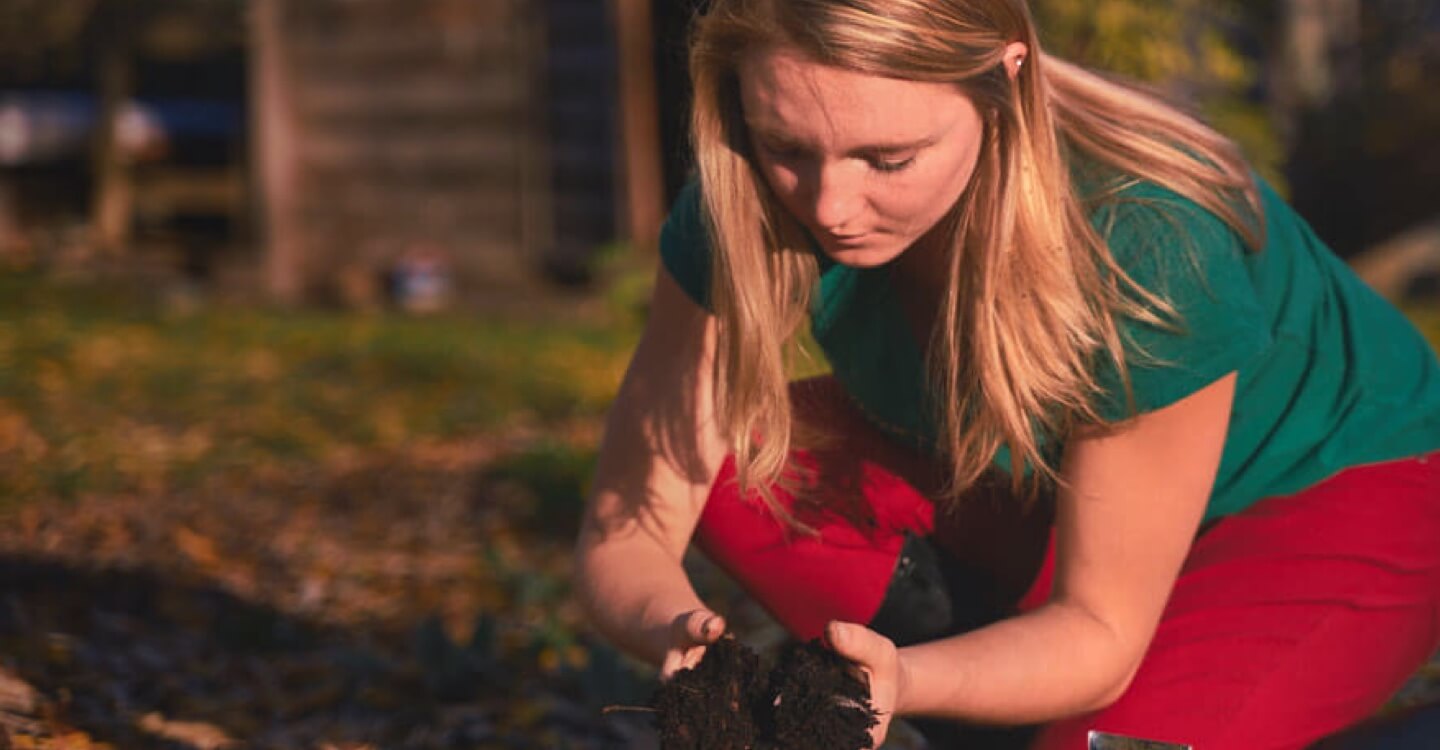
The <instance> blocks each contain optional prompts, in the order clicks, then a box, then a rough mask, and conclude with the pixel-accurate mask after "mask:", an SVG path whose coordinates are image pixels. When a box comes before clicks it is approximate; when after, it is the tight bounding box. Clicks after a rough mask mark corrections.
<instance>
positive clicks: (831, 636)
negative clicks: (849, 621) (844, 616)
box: [825, 622, 845, 651]
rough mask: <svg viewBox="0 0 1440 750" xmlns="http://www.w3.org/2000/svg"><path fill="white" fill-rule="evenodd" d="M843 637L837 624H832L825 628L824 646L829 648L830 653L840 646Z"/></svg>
mask: <svg viewBox="0 0 1440 750" xmlns="http://www.w3.org/2000/svg"><path fill="white" fill-rule="evenodd" d="M844 637H845V636H844V634H843V632H842V629H841V627H840V625H839V623H834V622H832V623H830V625H829V626H828V627H826V628H825V640H826V641H827V643H826V644H825V645H827V646H829V647H830V650H832V651H833V650H835V649H836V648H838V647H839V646H840V642H841V641H842V640H844Z"/></svg>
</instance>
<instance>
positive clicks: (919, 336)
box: [889, 231, 953, 350]
mask: <svg viewBox="0 0 1440 750" xmlns="http://www.w3.org/2000/svg"><path fill="white" fill-rule="evenodd" d="M942 234H945V233H942V232H938V231H931V232H928V233H926V234H925V235H923V236H922V237H921V238H920V239H919V240H916V242H915V244H914V245H912V246H911V247H910V248H909V249H907V250H906V251H905V252H903V253H901V254H900V257H898V258H896V259H895V260H894V261H892V262H891V263H890V266H889V270H890V286H891V288H892V289H893V290H894V291H895V293H896V298H897V299H898V300H899V301H900V306H901V308H902V309H903V310H904V311H905V318H906V320H907V321H908V322H909V324H910V330H911V332H912V333H913V334H914V335H915V341H916V342H917V343H918V344H919V345H920V347H921V349H922V350H924V349H926V348H928V346H929V343H930V338H931V334H932V333H933V331H934V328H935V325H936V322H937V321H938V319H939V317H940V308H941V306H942V305H943V304H944V301H945V291H946V288H947V286H948V285H949V283H950V253H951V252H953V249H952V248H951V247H949V243H946V242H943V241H942V240H941V239H940V235H942Z"/></svg>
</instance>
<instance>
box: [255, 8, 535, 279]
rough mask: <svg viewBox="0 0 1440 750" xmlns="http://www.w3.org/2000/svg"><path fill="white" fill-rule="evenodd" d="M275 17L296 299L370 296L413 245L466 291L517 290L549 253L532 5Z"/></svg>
mask: <svg viewBox="0 0 1440 750" xmlns="http://www.w3.org/2000/svg"><path fill="white" fill-rule="evenodd" d="M282 8H283V13H282V17H281V22H280V26H281V28H282V29H283V34H282V36H283V39H282V44H281V46H282V48H283V52H284V54H283V57H284V60H285V63H284V69H285V72H286V74H287V75H286V79H287V80H286V81H285V84H284V89H285V92H286V94H287V98H288V100H289V101H288V102H287V106H288V108H289V109H290V111H291V113H292V114H291V120H292V124H293V133H294V140H295V144H294V146H293V148H292V149H291V153H292V154H293V158H294V160H295V162H294V163H293V164H291V165H289V168H288V169H289V172H290V173H291V174H292V175H293V181H294V183H295V184H294V186H293V190H292V191H291V194H292V198H291V200H292V202H293V205H292V206H290V207H289V208H288V209H286V210H288V212H289V214H290V216H291V218H292V220H293V226H294V234H295V237H296V242H297V243H298V244H299V246H300V249H299V250H298V251H296V252H295V253H294V254H293V255H294V257H293V259H292V261H291V262H293V263H295V264H297V265H298V266H299V268H298V269H297V270H298V275H299V276H300V277H302V278H303V280H304V281H303V292H302V293H303V294H304V295H305V296H307V297H312V298H313V297H314V296H316V294H317V293H318V294H321V295H323V294H326V293H338V294H340V296H342V297H344V298H345V299H344V301H346V302H349V303H352V304H368V303H370V302H374V301H376V300H373V299H368V298H369V297H373V296H375V295H378V294H380V293H381V285H380V278H381V274H382V273H383V272H384V271H385V270H386V269H388V268H389V267H391V265H392V264H393V263H394V262H395V261H396V259H397V258H399V257H401V256H402V255H403V254H405V253H407V252H410V251H413V250H414V249H415V248H419V247H423V248H428V249H429V251H430V252H438V253H441V254H443V255H444V256H445V257H446V258H447V259H448V261H449V263H450V264H451V266H452V268H453V273H454V277H455V280H456V282H457V286H458V287H459V288H460V289H461V291H462V292H463V293H464V294H465V295H466V296H467V297H469V298H475V297H481V298H483V297H484V296H486V295H493V294H505V293H514V292H516V291H518V290H520V289H523V288H525V287H527V286H531V285H533V284H534V283H535V279H536V276H537V274H536V273H535V270H534V269H535V268H536V267H537V266H538V265H539V260H538V258H539V256H540V255H541V254H542V253H544V252H545V251H546V250H545V249H546V248H547V247H549V246H551V245H552V244H553V242H552V240H551V237H550V235H549V227H550V226H551V225H552V224H553V222H552V220H551V216H550V214H551V208H550V199H549V195H550V190H549V185H550V176H549V172H548V166H547V159H546V156H545V154H546V151H547V150H548V147H547V144H546V140H547V139H546V135H545V133H546V128H545V126H544V122H543V120H544V117H545V114H544V111H543V105H542V101H541V99H540V98H539V96H540V91H541V90H542V88H543V87H542V86H541V85H540V84H541V82H542V79H543V75H544V73H543V66H542V64H543V58H542V56H543V54H544V53H543V44H541V43H539V40H540V39H541V38H542V37H541V33H540V32H541V26H540V24H541V22H542V19H541V18H540V17H539V14H538V13H536V12H534V8H533V3H531V2H527V0H359V1H358V2H357V1H356V0H287V2H285V3H284V4H283V6H282ZM274 276H275V274H273V273H272V277H274Z"/></svg>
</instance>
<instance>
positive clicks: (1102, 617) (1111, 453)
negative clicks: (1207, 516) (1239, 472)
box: [829, 373, 1235, 723]
mask: <svg viewBox="0 0 1440 750" xmlns="http://www.w3.org/2000/svg"><path fill="white" fill-rule="evenodd" d="M1234 390H1235V374H1234V373H1231V374H1229V375H1226V376H1225V377H1223V378H1221V379H1220V380H1218V381H1216V382H1215V383H1213V384H1211V385H1209V386H1206V387H1205V388H1203V389H1201V390H1200V391H1198V392H1196V393H1194V394H1192V395H1190V396H1188V397H1186V398H1184V399H1182V400H1180V401H1178V402H1176V403H1175V404H1172V405H1170V406H1168V407H1165V408H1163V409H1159V410H1156V411H1154V412H1150V413H1147V414H1144V415H1142V416H1140V417H1138V418H1136V419H1135V420H1133V421H1132V422H1131V423H1129V424H1127V425H1125V426H1124V427H1123V428H1122V429H1120V430H1119V431H1118V432H1115V433H1113V434H1109V435H1093V436H1081V437H1079V438H1077V439H1074V440H1072V441H1071V442H1070V443H1069V444H1068V445H1067V447H1066V453H1065V457H1064V459H1063V461H1062V465H1061V475H1062V477H1063V478H1064V479H1065V482H1066V484H1067V486H1066V487H1063V488H1061V489H1060V490H1059V493H1058V497H1057V500H1058V505H1057V513H1056V521H1055V523H1056V579H1055V590H1054V593H1053V595H1052V597H1051V600H1050V602H1049V603H1047V604H1046V605H1044V606H1042V607H1040V608H1037V609H1036V610H1034V611H1031V612H1029V613H1026V614H1023V615H1020V616H1017V617H1014V618H1010V619H1007V620H1004V621H1001V622H998V623H995V624H993V625H990V626H987V627H985V628H981V629H979V630H976V631H973V632H971V633H967V634H964V635H960V636H955V637H952V638H946V639H942V640H938V641H933V642H930V643H924V644H919V645H916V646H912V647H908V648H903V649H899V650H898V651H897V650H896V649H894V647H893V646H890V645H889V642H888V641H886V640H885V639H883V638H880V637H879V636H878V635H876V634H875V633H873V632H871V631H869V630H866V629H864V628H859V627H855V626H842V625H838V624H837V625H835V626H832V628H831V629H830V631H829V634H830V635H831V636H832V637H835V636H838V637H839V638H840V639H841V640H842V641H843V642H844V643H843V644H836V647H837V650H839V651H841V652H842V653H846V654H847V655H848V656H850V657H851V658H854V659H856V660H857V661H860V662H861V663H862V664H863V665H864V666H865V668H866V669H868V670H869V671H870V672H871V674H872V680H873V681H874V683H875V687H876V689H877V691H879V693H880V694H879V695H877V698H879V699H880V700H881V701H884V700H886V699H887V698H888V699H889V700H891V701H893V702H892V703H891V704H890V705H892V706H893V708H894V712H895V713H896V714H898V715H907V714H909V715H925V716H936V717H953V718H957V719H965V720H970V721H978V722H990V723H1027V722H1039V721H1049V720H1053V719H1057V718H1061V717H1065V716H1071V715H1075V714H1080V713H1085V712H1088V711H1092V710H1096V709H1099V708H1102V707H1104V706H1106V705H1108V704H1110V703H1112V702H1113V701H1114V700H1115V699H1116V698H1118V697H1119V696H1120V695H1121V694H1122V693H1123V692H1124V690H1125V688H1126V687H1127V686H1128V685H1129V682H1130V679H1131V677H1133V676H1134V674H1135V671H1136V669H1137V668H1138V666H1139V664H1140V660H1141V658H1142V657H1143V656H1144V654H1145V650H1146V648H1147V647H1148V646H1149V643H1150V639H1151V638H1152V637H1153V636H1154V633H1155V629H1156V626H1157V624H1158V623H1159V620H1160V615H1161V613H1162V611H1163V609H1164V607H1165V603H1166V600H1167V599H1168V597H1169V594H1170V590H1171V588H1172V586H1173V585H1174V582H1175V579H1176V577H1177V576H1178V575H1179V571H1180V567H1181V565H1182V563H1183V562H1184V559H1185V556H1186V554H1187V553H1188V551H1189V549H1190V544H1191V542H1192V541H1193V539H1194V536H1195V532H1196V529H1197V528H1198V526H1199V523H1200V519H1201V517H1202V516H1203V514H1204V509H1205V505H1206V502H1207V500H1208V499H1209V496H1210V492H1211V488H1212V486H1213V484H1214V481H1215V474H1216V471H1217V469H1218V467H1219V463H1220V455H1221V451H1222V448H1223V446H1224V442H1225V431H1226V427H1227V425H1228V422H1229V416H1230V406H1231V402H1232V401H1233V398H1234ZM887 672H888V673H889V675H888V676H887V674H886V673H887ZM887 691H888V695H887V694H886V692H887Z"/></svg>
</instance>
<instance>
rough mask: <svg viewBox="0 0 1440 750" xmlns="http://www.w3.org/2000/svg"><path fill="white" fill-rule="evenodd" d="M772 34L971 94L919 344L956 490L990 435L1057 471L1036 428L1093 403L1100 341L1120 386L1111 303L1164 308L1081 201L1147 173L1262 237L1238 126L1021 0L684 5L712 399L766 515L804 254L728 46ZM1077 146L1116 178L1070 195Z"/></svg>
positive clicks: (838, 61)
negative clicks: (1095, 52) (1072, 56)
mask: <svg viewBox="0 0 1440 750" xmlns="http://www.w3.org/2000/svg"><path fill="white" fill-rule="evenodd" d="M1014 41H1020V42H1024V43H1025V44H1026V45H1027V47H1028V49H1029V54H1028V56H1027V58H1026V61H1025V64H1024V66H1023V67H1022V68H1021V69H1020V70H1019V71H1018V74H1017V76H1016V77H1015V78H1014V79H1013V80H1012V78H1011V77H1010V75H1009V74H1008V73H1007V71H1005V70H1004V66H1003V60H1004V54H1005V47H1006V46H1007V45H1008V44H1009V43H1011V42H1014ZM770 47H786V48H790V49H794V50H798V51H799V52H801V53H802V54H804V55H806V56H808V57H809V58H810V59H812V60H814V61H816V62H818V63H820V64H823V65H829V66H834V67H839V68H844V69H848V70H852V71H856V72H860V73H866V74H872V75H877V76H884V77H888V78H900V79H907V80H914V81H925V82H948V83H953V84H955V85H956V86H958V87H959V88H960V90H961V91H962V92H963V93H964V94H966V95H967V96H969V97H970V98H971V100H972V101H973V102H974V104H975V106H976V108H977V110H978V111H980V112H982V113H988V114H987V115H986V117H985V127H984V133H983V136H982V138H983V139H984V140H983V146H982V149H981V155H980V157H979V159H978V162H977V165H976V168H975V171H974V174H973V176H972V178H971V180H970V183H969V185H968V186H967V187H966V188H965V191H964V193H963V194H962V195H961V197H960V200H959V201H958V202H957V204H956V205H955V207H954V208H953V209H952V211H951V212H950V214H949V215H948V216H947V217H946V218H945V219H944V221H946V222H948V226H947V227H946V228H947V229H948V230H949V234H950V237H951V242H952V245H953V252H951V253H950V254H949V255H950V259H951V261H950V267H949V269H948V274H949V284H948V291H947V292H946V295H945V297H944V300H943V302H942V305H941V309H940V314H939V320H938V324H937V325H936V326H935V327H934V339H933V340H932V342H931V346H930V347H929V352H930V354H929V357H928V360H929V361H928V363H927V364H928V368H929V383H930V386H931V391H932V393H933V401H932V402H931V403H930V404H929V406H930V407H931V408H932V409H933V410H934V411H935V412H936V414H937V416H938V422H937V425H938V433H939V434H938V445H937V448H938V449H939V450H940V451H941V452H942V455H944V456H945V457H946V458H947V459H948V464H949V469H950V470H949V486H948V494H949V495H951V496H955V495H958V494H959V493H960V492H962V491H963V490H964V489H965V488H966V487H968V486H970V485H971V484H972V483H973V482H974V481H975V480H976V479H978V478H979V477H980V475H981V474H982V473H983V472H984V471H985V470H986V468H987V467H988V465H989V464H990V462H991V461H992V460H993V457H994V455H995V453H996V451H997V450H998V449H999V448H1000V447H1001V446H1002V445H1004V446H1008V447H1009V449H1010V453H1011V460H1012V465H1011V469H1012V471H1011V475H1012V477H1013V479H1014V481H1015V489H1016V490H1019V489H1021V487H1022V485H1023V484H1025V482H1024V481H1022V477H1023V476H1025V475H1026V472H1025V471H1024V468H1025V466H1026V465H1027V464H1028V465H1029V466H1030V467H1032V468H1034V469H1035V471H1034V472H1032V473H1031V474H1030V476H1031V478H1032V479H1033V480H1036V481H1032V482H1030V483H1029V490H1031V492H1030V493H1028V494H1029V495H1030V496H1033V491H1034V490H1035V489H1036V487H1037V486H1038V482H1039V481H1043V480H1054V479H1057V478H1058V477H1057V476H1056V473H1055V468H1054V467H1052V466H1050V465H1049V464H1048V463H1047V461H1046V459H1045V456H1044V455H1043V453H1042V450H1041V436H1042V435H1046V434H1049V435H1059V436H1064V435H1066V434H1068V433H1069V431H1070V430H1072V429H1073V428H1074V427H1075V426H1077V425H1079V424H1103V420H1102V418H1101V416H1100V414H1099V413H1098V412H1097V408H1096V406H1095V404H1094V402H1095V397H1096V396H1097V394H1098V391H1099V386H1098V385H1097V383H1096V380H1095V377H1094V375H1093V374H1092V366H1093V364H1094V361H1095V356H1096V355H1097V354H1100V355H1101V356H1106V357H1109V358H1110V359H1112V360H1113V361H1114V363H1115V365H1116V366H1117V367H1118V368H1119V371H1120V373H1121V377H1122V380H1123V381H1124V382H1125V383H1126V389H1127V391H1128V389H1129V386H1128V382H1129V380H1128V375H1127V374H1126V373H1127V371H1126V369H1125V359H1126V358H1125V354H1124V343H1125V342H1124V341H1122V335H1121V333H1120V328H1119V327H1118V326H1117V323H1116V321H1117V316H1127V317H1129V318H1133V319H1135V320H1138V321H1142V322H1145V323H1148V324H1151V325H1159V326H1171V327H1173V326H1176V325H1178V324H1179V323H1180V321H1179V320H1178V318H1177V316H1176V315H1175V313H1174V309H1173V308H1172V307H1171V306H1170V305H1168V304H1167V303H1166V302H1165V300H1163V299H1161V298H1159V297H1157V296H1155V295H1153V294H1151V293H1150V292H1148V291H1146V290H1145V289H1143V288H1140V287H1139V286H1138V285H1136V284H1134V283H1133V282H1132V281H1130V279H1129V277H1128V276H1127V275H1126V274H1125V273H1124V272H1123V271H1122V270H1121V269H1120V268H1119V267H1118V266H1117V264H1116V262H1115V260H1114V259H1113V258H1112V256H1111V254H1110V252H1109V250H1108V248H1107V246H1106V242H1105V240H1104V238H1103V237H1102V236H1101V235H1100V234H1099V233H1098V232H1097V231H1096V230H1095V228H1094V227H1093V226H1092V225H1091V223H1090V214H1091V211H1093V210H1094V208H1095V206H1096V205H1097V201H1104V200H1108V199H1113V198H1114V197H1115V196H1116V194H1117V193H1118V192H1119V191H1120V190H1121V189H1123V188H1124V187H1126V185H1127V184H1132V183H1133V182H1134V181H1136V180H1144V181H1150V182H1153V183H1156V184H1158V185H1161V186H1163V187H1166V188H1170V189H1171V190H1174V191H1175V192H1177V193H1179V194H1180V195H1182V196H1185V197H1187V198H1189V199H1191V200H1193V201H1195V202H1196V203H1198V204H1199V205H1200V206H1202V207H1203V208H1205V209H1207V210H1208V211H1210V212H1212V213H1214V214H1215V215H1216V216H1218V217H1220V218H1221V219H1222V220H1224V221H1225V222H1226V223H1227V224H1229V225H1230V226H1231V227H1233V228H1234V229H1235V230H1236V231H1237V232H1239V233H1240V234H1241V235H1242V236H1243V238H1244V239H1245V242H1246V244H1247V245H1249V246H1250V247H1251V248H1252V249H1258V248H1259V247H1260V246H1261V245H1262V244H1263V227H1262V226H1261V224H1260V222H1261V219H1260V216H1261V213H1260V207H1259V198H1258V194H1257V191H1256V187H1255V185H1254V182H1253V180H1252V179H1251V177H1250V174H1249V171H1248V169H1247V168H1246V166H1245V164H1244V162H1243V160H1242V159H1241V157H1240V155H1239V153H1238V151H1237V149H1236V148H1235V147H1234V145H1233V144H1232V143H1230V142H1229V141H1228V140H1226V139H1225V138H1224V137H1222V136H1220V135H1219V134H1217V133H1215V132H1214V131H1213V130H1210V129H1209V128H1207V127H1205V126H1204V125H1202V124H1200V123H1199V122H1198V121H1196V120H1194V119H1192V118H1190V117H1188V116H1186V115H1184V114H1182V113H1180V112H1179V111H1177V110H1176V109H1174V108H1172V107H1170V106H1168V105H1166V104H1164V103H1162V102H1161V101H1160V100H1158V99H1157V98H1155V97H1153V96H1150V95H1147V94H1144V93H1142V92H1141V91H1140V90H1139V89H1137V88H1135V87H1131V86H1128V85H1125V84H1122V83H1118V82H1113V81H1110V80H1107V79H1105V78H1102V77H1100V76H1097V75H1095V74H1093V73H1089V72H1087V71H1085V70H1083V69H1081V68H1079V67H1077V66H1075V65H1072V64H1069V63H1066V62H1064V61H1062V60H1060V59H1058V58H1055V57H1050V56H1047V55H1046V54H1044V53H1043V52H1042V51H1041V49H1040V45H1039V42H1038V40H1037V38H1036V34H1035V30H1034V25H1033V22H1032V20H1031V17H1030V14H1029V10H1028V8H1027V7H1026V5H1025V3H1024V2H1023V0H714V2H713V3H712V4H711V7H710V10H709V11H708V13H706V14H705V15H704V16H702V17H700V18H698V19H697V21H696V25H695V28H694V34H693V38H692V42H691V52H690V71H691V78H692V83H693V85H694V102H693V109H692V114H691V119H692V138H693V144H694V150H695V157H696V167H697V170H698V172H699V179H700V183H701V192H702V194H703V196H704V207H705V209H706V211H705V213H706V215H707V217H708V222H709V227H708V229H709V232H710V236H711V239H712V244H713V246H714V253H713V255H714V264H713V273H712V274H711V276H712V289H711V297H710V299H711V304H712V305H713V309H714V312H715V314H716V316H717V318H718V320H719V331H720V335H719V353H718V356H717V358H716V378H717V388H716V393H717V397H716V398H717V404H716V408H717V413H718V415H719V418H720V421H721V427H722V430H723V431H724V433H725V434H726V435H727V436H728V438H729V440H730V442H731V446H730V447H731V450H732V451H733V452H734V454H735V457H736V463H737V466H738V475H739V482H740V486H741V491H742V492H745V491H748V490H749V489H752V488H753V489H756V490H758V491H760V493H761V494H762V495H763V496H764V497H765V500H766V502H767V503H768V504H769V506H770V507H771V509H772V510H773V511H775V512H776V513H777V514H778V515H781V516H782V517H785V518H790V516H789V514H787V513H785V512H784V510H783V509H782V508H781V507H780V506H779V505H778V503H776V502H775V500H774V497H773V496H772V494H771V493H770V491H769V487H770V486H771V485H772V484H774V483H775V482H777V481H780V480H781V479H782V474H783V473H784V470H785V468H786V456H787V455H788V452H789V449H790V446H791V443H792V439H793V437H794V425H793V424H792V416H791V409H790V404H789V401H788V399H789V395H788V383H787V376H786V369H785V366H784V362H785V354H786V350H787V346H788V345H789V343H790V342H791V341H792V337H793V335H794V334H795V332H796V331H797V329H798V328H799V326H800V325H801V324H802V323H803V321H804V320H805V319H806V314H807V311H808V308H809V303H810V295H811V293H812V290H813V289H814V288H815V286H816V282H817V279H818V275H819V268H818V262H817V260H816V258H815V256H814V254H813V253H812V251H811V249H810V246H809V244H808V243H807V240H806V236H805V235H804V233H803V231H802V229H801V228H800V226H799V225H798V223H797V222H796V220H795V219H794V218H792V217H791V216H789V215H788V214H787V213H786V211H785V210H784V209H783V208H781V207H780V205H779V203H778V202H777V200H776V199H775V197H774V196H773V195H772V194H771V192H770V189H769V187H768V185H767V184H766V182H765V179H764V177H763V176H762V175H761V172H760V170H759V169H758V167H757V165H756V164H755V162H754V157H753V155H752V153H751V146H750V143H749V137H748V134H747V132H746V129H745V124H744V120H743V116H742V112H741V108H740V98H739V79H738V75H737V68H738V65H739V63H740V61H741V59H742V57H743V56H744V55H746V54H748V53H751V52H753V51H755V50H760V49H765V48H770ZM1078 158H1083V159H1084V160H1085V161H1086V162H1088V163H1093V164H1095V165H1098V166H1099V167H1101V168H1102V169H1103V171H1105V172H1106V173H1108V174H1111V175H1118V176H1122V179H1128V180H1129V182H1128V183H1127V182H1123V181H1118V180H1111V181H1110V182H1109V183H1108V184H1107V185H1106V187H1105V189H1104V190H1101V191H1100V192H1099V193H1098V194H1096V195H1093V196H1091V197H1090V199H1089V200H1083V199H1082V198H1081V197H1080V195H1079V194H1078V193H1077V192H1076V190H1075V189H1074V186H1072V184H1071V177H1070V164H1071V159H1078ZM975 227H984V228H985V231H983V232H982V231H971V230H972V229H973V228H975ZM791 520H792V522H793V519H791Z"/></svg>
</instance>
